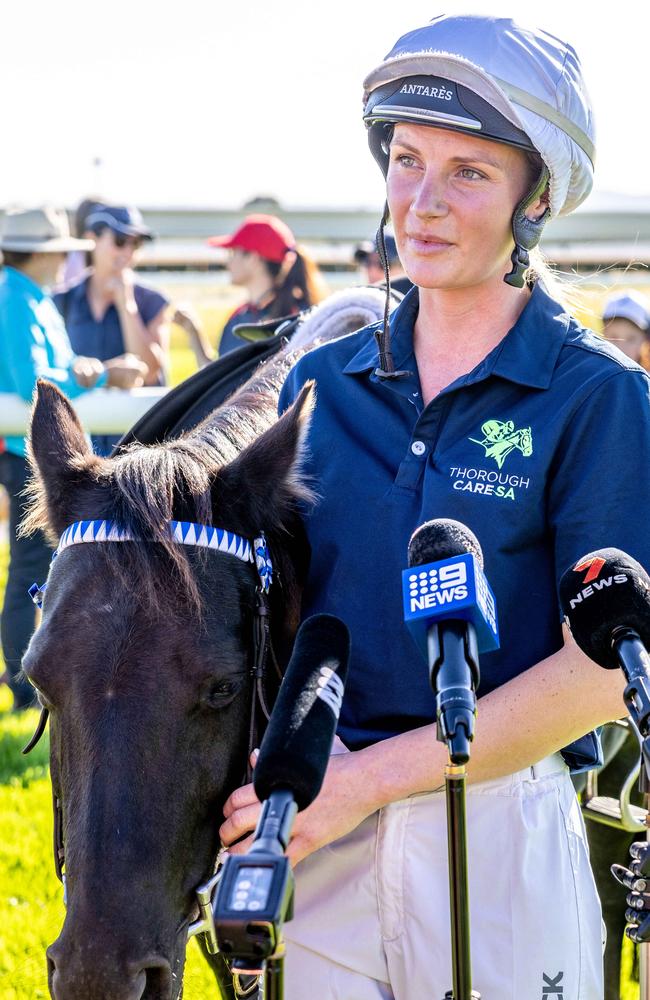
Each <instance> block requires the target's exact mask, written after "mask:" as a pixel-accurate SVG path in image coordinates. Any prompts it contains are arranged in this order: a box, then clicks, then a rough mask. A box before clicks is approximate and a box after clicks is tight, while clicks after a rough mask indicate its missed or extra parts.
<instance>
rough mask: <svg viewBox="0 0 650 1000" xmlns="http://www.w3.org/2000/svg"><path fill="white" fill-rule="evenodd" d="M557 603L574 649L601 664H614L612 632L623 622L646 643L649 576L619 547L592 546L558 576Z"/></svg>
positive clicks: (649, 638) (649, 626) (649, 624)
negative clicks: (569, 630) (590, 550)
mask: <svg viewBox="0 0 650 1000" xmlns="http://www.w3.org/2000/svg"><path fill="white" fill-rule="evenodd" d="M560 603H561V605H562V613H563V614H564V615H565V617H566V618H567V620H568V622H569V626H570V628H571V634H572V635H573V638H574V639H575V641H576V642H577V644H578V645H579V646H580V649H581V650H582V651H583V652H584V653H586V654H587V656H588V657H590V658H591V659H592V660H594V661H595V662H596V663H599V664H600V666H601V667H607V669H608V670H615V669H616V668H617V667H619V662H618V660H617V658H616V654H615V651H614V649H613V647H612V632H613V631H614V629H616V628H618V627H624V626H627V627H628V628H631V629H634V631H635V632H637V633H638V634H639V637H640V639H641V641H642V642H643V643H644V645H645V646H646V647H647V648H650V578H649V577H648V574H647V573H646V571H645V570H644V568H643V566H641V564H640V563H638V562H637V561H636V559H633V558H632V556H629V555H627V553H626V552H621V550H620V549H598V550H597V551H596V552H590V553H589V554H588V555H586V556H583V557H582V559H579V560H578V562H577V563H576V564H575V566H570V567H569V569H567V570H566V572H565V573H563V575H562V579H561V580H560Z"/></svg>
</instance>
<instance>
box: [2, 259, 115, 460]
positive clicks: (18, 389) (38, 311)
mask: <svg viewBox="0 0 650 1000" xmlns="http://www.w3.org/2000/svg"><path fill="white" fill-rule="evenodd" d="M76 357H77V355H76V354H75V353H74V351H73V350H72V347H71V346H70V340H69V338H68V335H67V333H66V330H65V325H64V322H63V319H62V317H61V315H60V313H59V311H58V309H57V308H56V306H55V305H54V302H53V300H52V298H51V297H50V296H49V295H48V293H47V292H46V291H45V290H44V289H43V288H41V287H40V286H39V285H37V284H36V282H35V281H32V279H31V278H29V277H27V275H26V274H23V273H22V272H21V271H17V270H16V269H15V268H13V267H6V266H5V267H4V268H3V269H2V273H1V274H0V392H12V393H16V394H17V395H19V396H20V397H21V398H22V399H24V400H25V401H26V402H28V403H29V402H31V399H32V395H33V392H34V386H35V385H36V380H37V379H39V378H46V379H48V381H50V382H53V383H54V384H55V385H56V386H58V388H59V389H61V391H62V392H64V393H65V394H66V396H69V397H70V398H71V399H74V397H75V396H79V395H80V394H81V393H82V392H87V390H86V389H84V388H83V387H82V386H80V385H79V384H78V383H77V382H76V381H75V378H74V376H73V374H72V365H73V364H74V361H75V359H76ZM106 379H107V376H106V374H103V375H102V376H101V377H100V379H99V380H98V382H97V385H98V386H100V385H104V384H105V383H106ZM4 441H5V446H6V449H7V451H11V452H13V453H14V454H15V455H21V456H24V455H25V438H24V437H7V438H5V439H4Z"/></svg>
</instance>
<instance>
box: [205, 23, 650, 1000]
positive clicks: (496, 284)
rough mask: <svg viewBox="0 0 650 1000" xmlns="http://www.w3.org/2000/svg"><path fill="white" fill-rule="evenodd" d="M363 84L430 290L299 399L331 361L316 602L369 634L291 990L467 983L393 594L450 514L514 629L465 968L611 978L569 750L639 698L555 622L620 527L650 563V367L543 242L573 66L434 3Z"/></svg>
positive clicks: (300, 912)
mask: <svg viewBox="0 0 650 1000" xmlns="http://www.w3.org/2000/svg"><path fill="white" fill-rule="evenodd" d="M365 91H366V94H365V111H364V120H365V122H366V125H367V127H368V135H369V143H370V148H371V150H372V152H373V155H374V156H375V158H376V160H377V161H378V163H379V165H380V167H381V169H382V171H383V173H384V175H385V176H386V185H387V212H386V215H385V218H386V217H387V216H388V214H389V215H390V218H391V220H392V224H393V228H394V232H395V236H396V239H397V247H398V251H399V256H400V259H401V261H402V263H403V265H404V268H405V270H406V273H407V275H408V277H409V278H410V280H411V281H412V282H413V283H414V285H415V286H416V287H415V288H414V289H413V290H412V291H411V292H410V293H408V294H407V295H406V296H405V298H404V300H403V301H402V302H401V303H400V305H399V306H398V308H397V309H396V310H395V311H394V313H393V314H392V316H391V317H390V329H389V324H388V322H384V323H378V324H374V325H373V326H371V327H369V328H366V329H365V330H363V331H360V332H359V333H356V334H353V335H351V336H349V337H346V338H344V339H342V340H339V341H336V342H334V343H331V344H327V345H325V346H323V347H321V348H319V349H318V350H316V351H314V352H312V353H310V354H308V355H307V356H306V357H304V358H303V359H302V360H301V361H300V362H299V363H298V364H297V365H296V367H295V368H294V369H293V370H292V372H291V373H290V375H289V378H288V380H287V383H286V385H285V387H284V390H283V396H282V398H281V408H283V407H286V406H287V405H289V403H290V402H291V401H292V400H293V399H294V398H295V396H296V395H297V393H298V391H299V390H300V388H301V386H302V385H303V384H304V382H305V381H306V380H307V379H315V381H316V384H317V403H316V409H315V413H314V418H313V422H312V425H311V428H310V431H309V436H308V442H307V444H308V457H307V460H306V472H307V474H308V475H309V476H310V477H311V480H310V482H312V483H313V485H314V489H315V492H316V494H317V496H318V497H319V499H318V501H317V503H316V504H315V505H314V507H313V510H311V511H309V512H308V513H307V514H306V515H305V524H306V529H307V534H308V537H309V542H310V545H311V553H312V556H311V567H310V572H309V579H308V583H307V587H306V591H305V594H304V604H303V615H304V616H307V615H310V614H313V613H314V612H318V611H328V612H331V613H333V614H336V615H339V616H340V617H342V618H343V619H344V620H345V621H346V622H347V623H348V625H349V627H350V630H351V633H352V647H353V653H352V659H351V663H350V673H349V678H348V684H347V689H346V694H345V699H344V704H343V709H342V712H341V718H340V723H339V729H338V737H339V739H340V746H339V750H341V751H343V752H340V753H338V754H336V755H334V756H332V758H331V760H330V764H329V767H328V771H327V775H326V779H325V783H324V786H323V790H322V792H321V794H320V796H319V797H318V799H317V800H316V802H315V803H314V804H313V805H312V806H311V807H310V808H309V809H307V810H305V812H304V813H301V814H300V815H299V816H298V819H297V821H296V825H295V828H294V834H293V838H292V841H291V843H290V846H289V855H290V857H291V858H292V860H293V862H294V863H295V864H296V865H297V869H296V880H297V881H296V915H295V919H294V920H293V921H292V922H291V923H290V924H288V925H287V927H286V937H287V940H288V951H287V963H286V982H287V996H288V997H289V998H290V1000H298V998H300V997H304V996H305V995H307V994H308V993H309V994H310V995H313V996H318V998H319V1000H334V998H337V1000H371V998H391V997H395V998H398V1000H415V998H417V1000H419V998H425V997H427V998H433V1000H442V997H443V996H444V994H445V992H446V991H447V990H448V989H449V988H450V987H451V983H452V974H451V950H450V938H449V910H448V885H447V850H446V821H445V799H444V795H443V794H441V787H442V786H443V772H444V765H445V763H446V749H445V748H444V747H443V746H442V745H441V744H440V743H437V742H436V733H435V725H434V724H432V721H431V720H432V719H434V718H435V699H434V696H433V694H432V692H431V691H430V688H429V678H428V672H427V671H426V669H425V668H424V665H423V664H422V663H421V662H420V659H419V654H418V653H417V652H416V650H415V646H414V645H413V642H412V640H411V638H410V636H409V635H408V633H407V631H406V630H405V627H404V624H403V621H402V611H401V592H400V582H401V570H402V569H404V568H405V566H406V555H407V545H408V541H409V537H410V536H411V534H412V532H413V531H414V530H415V528H417V527H418V525H420V524H421V523H423V522H425V521H427V520H430V519H432V518H437V517H451V518H455V519H456V520H458V521H461V522H463V523H464V524H466V525H467V526H468V527H469V528H470V529H471V530H472V531H473V532H474V533H475V534H476V536H477V537H478V539H479V542H480V544H481V546H482V549H483V554H484V558H485V571H486V574H487V577H488V579H489V581H490V583H491V585H492V588H493V590H494V592H495V595H496V600H497V607H498V612H499V626H500V633H501V648H500V649H499V650H498V651H496V652H493V653H489V654H486V655H484V656H482V657H481V683H480V687H479V690H478V695H479V712H478V719H477V725H476V737H475V741H474V747H473V750H472V758H471V762H470V765H469V778H470V782H471V784H470V787H469V789H468V797H467V810H468V834H469V878H470V907H471V927H472V967H473V983H474V984H475V987H476V989H477V990H479V991H480V993H481V995H482V996H483V998H484V1000H496V998H497V997H498V998H499V1000H505V998H508V1000H538V998H539V997H542V996H543V997H553V998H555V997H562V998H563V1000H578V998H579V1000H599V998H601V997H602V990H603V986H602V937H601V920H600V908H599V903H598V899H597V895H596V892H595V888H594V884H593V878H592V875H591V871H590V868H589V861H588V854H587V849H586V844H585V833H584V828H583V824H582V820H581V816H580V811H579V808H578V805H577V801H576V798H575V794H574V792H573V788H572V785H571V781H570V777H569V765H570V766H571V767H573V768H576V769H578V768H581V767H585V766H589V765H593V763H594V762H595V761H596V759H597V752H596V751H595V744H594V741H593V738H590V737H589V736H586V737H585V734H590V733H591V731H592V730H593V729H594V728H595V727H597V726H599V725H600V724H602V723H603V722H605V721H606V720H609V719H613V718H616V717H619V716H620V715H621V714H622V688H623V681H622V678H621V677H620V676H618V673H617V672H610V671H603V670H601V669H599V668H598V667H597V666H596V665H595V664H594V663H592V662H591V661H590V660H589V659H587V657H585V656H584V655H583V654H582V653H581V652H580V651H579V649H578V648H577V646H576V645H575V643H574V642H573V641H572V639H571V637H570V635H569V634H568V633H566V632H565V633H564V634H563V630H562V625H561V614H560V609H559V605H558V598H557V584H558V581H559V578H560V577H561V575H562V574H563V572H564V571H565V570H566V569H567V568H568V567H572V566H573V567H575V566H576V564H578V563H579V560H580V558H581V557H582V556H583V555H584V554H585V553H588V552H591V551H592V550H594V549H596V548H599V547H603V546H616V547H619V548H621V549H623V550H625V551H627V552H629V553H630V554H631V555H632V556H634V557H635V558H636V559H638V560H639V561H640V562H641V563H642V564H644V565H645V566H650V541H649V540H648V535H647V531H646V530H645V525H646V524H647V521H648V514H649V507H650V408H649V406H648V402H649V399H650V392H649V390H650V382H649V380H648V376H647V375H646V373H645V372H644V371H643V370H642V369H641V368H639V367H638V366H637V365H636V364H634V363H633V362H632V361H630V360H629V359H627V358H625V357H624V356H623V355H622V354H621V353H620V352H619V351H617V350H616V349H615V348H613V347H611V346H610V345H608V344H607V343H605V342H604V341H602V340H600V339H599V338H598V337H596V336H595V335H593V334H592V333H590V332H589V331H588V330H585V329H584V328H582V327H581V326H580V325H579V323H578V322H577V321H576V320H575V319H574V318H573V317H571V316H570V315H569V314H567V312H566V310H565V308H564V307H563V306H562V305H560V304H558V302H557V301H555V300H554V298H553V297H552V295H551V294H550V282H549V281H548V280H547V278H546V277H545V275H544V268H543V265H541V266H537V265H536V264H535V263H534V264H533V265H532V266H531V263H530V258H529V255H530V251H531V250H533V248H534V247H535V246H536V245H537V243H538V242H539V239H540V236H541V233H542V230H543V227H544V225H545V223H546V221H547V220H548V219H549V218H550V217H552V216H556V215H558V214H560V213H567V212H569V211H571V210H572V209H574V208H576V207H577V206H578V205H579V204H580V203H581V202H582V201H583V200H584V198H586V196H587V195H588V193H589V191H590V189H591V186H592V178H593V160H594V148H593V119H592V112H591V108H590V104H589V99H588V96H587V93H586V90H585V86H584V83H583V80H582V75H581V70H580V64H579V61H578V59H577V56H576V54H575V52H574V51H573V49H572V48H571V47H570V46H568V45H566V44H564V43H563V42H561V41H559V40H557V39H556V38H554V37H552V36H551V35H548V34H547V33H545V32H543V31H536V30H535V31H531V30H524V29H523V28H521V27H519V26H518V25H517V24H516V23H514V22H513V21H511V20H506V19H496V18H491V17H483V16H471V17H457V16H443V17H439V18H436V19H435V20H433V21H432V22H431V23H430V24H427V25H426V26H424V27H422V28H419V29H417V30H415V31H412V32H410V33H409V34H408V35H405V36H404V37H403V38H401V39H400V40H399V41H398V42H397V43H396V45H395V46H394V48H393V49H392V51H391V52H390V53H389V55H388V56H387V57H386V58H385V60H384V61H383V62H382V63H381V65H380V66H378V67H377V68H376V69H374V70H373V71H372V72H371V73H370V74H369V75H368V77H367V78H366V81H365ZM384 221H385V219H384ZM630 426H633V427H634V436H633V438H634V439H633V440H632V436H631V435H629V433H628V431H627V428H628V427H630ZM506 437H507V439H508V440H507V441H506V440H505V438H506ZM502 443H505V445H506V447H501V444H502ZM497 445H498V446H499V447H497ZM510 445H512V447H510ZM579 579H582V577H580V578H579ZM583 737H584V739H581V738H583ZM576 741H579V742H576ZM258 814H259V805H258V803H257V801H256V799H255V796H254V792H253V790H252V787H251V786H246V787H244V788H242V789H239V790H238V791H236V792H235V793H234V794H233V795H232V796H231V798H230V800H229V801H228V803H227V805H226V809H225V815H226V819H225V822H224V824H223V826H222V831H221V833H222V839H223V842H224V843H225V844H226V845H232V844H233V843H234V842H235V841H237V840H238V839H239V838H241V837H243V836H244V835H245V834H247V833H248V832H249V831H250V830H251V829H253V827H254V824H255V822H256V819H257V816H258ZM248 844H249V838H247V839H245V840H242V841H241V842H240V843H239V844H237V846H236V848H235V850H238V851H242V850H245V849H246V848H247V847H248Z"/></svg>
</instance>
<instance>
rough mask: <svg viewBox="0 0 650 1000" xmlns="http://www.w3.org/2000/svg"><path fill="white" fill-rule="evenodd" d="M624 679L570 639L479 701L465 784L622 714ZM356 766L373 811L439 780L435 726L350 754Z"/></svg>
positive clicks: (518, 765)
mask: <svg viewBox="0 0 650 1000" xmlns="http://www.w3.org/2000/svg"><path fill="white" fill-rule="evenodd" d="M624 683H625V682H624V678H623V675H622V674H621V673H620V672H619V671H607V670H602V669H601V668H600V667H598V666H597V665H596V664H595V663H593V662H592V661H591V660H589V659H588V658H587V657H586V656H585V655H584V654H583V653H581V652H580V650H579V649H578V647H577V646H576V645H575V643H574V642H573V640H572V639H570V638H568V640H567V644H566V645H565V646H564V647H563V649H561V650H560V651H559V652H557V653H554V654H553V655H552V656H549V657H548V658H547V659H546V660H543V661H541V662H540V663H537V664H536V665H535V666H533V667H531V668H530V669H529V670H526V671H525V672H524V673H522V674H520V675H519V676H518V677H515V678H514V679H513V680H511V681H509V682H508V683H507V684H504V685H502V686H501V687H499V688H497V689H496V690H495V691H492V692H491V693H490V694H488V695H486V696H485V697H484V698H481V699H480V700H479V702H478V717H477V720H476V730H475V737H474V743H473V744H472V755H471V760H470V763H469V765H468V779H469V780H470V781H471V782H479V781H488V780H490V779H492V778H498V777H501V776H502V775H505V774H511V773H513V772H515V771H519V770H521V769H522V768H524V767H529V766H530V765H532V764H534V763H536V762H537V761H539V760H542V759H543V758H544V757H547V756H548V755H549V754H552V753H555V752H556V751H557V750H560V749H562V747H565V746H567V745H568V744H570V743H572V742H573V741H574V740H576V739H578V738H579V737H580V736H583V735H584V734H585V733H588V732H590V731H591V730H592V729H594V728H595V727H596V726H599V725H602V724H603V723H604V722H607V721H610V720H611V719H615V718H620V717H621V716H623V715H625V707H624V704H623V688H624ZM355 756H356V757H357V767H358V768H359V769H360V772H362V773H363V776H364V777H363V781H361V782H360V785H359V787H360V789H363V788H366V789H367V792H366V794H368V795H369V796H370V798H371V800H372V801H371V804H372V806H373V807H374V808H375V809H378V808H380V807H381V806H384V805H386V804H387V803H388V802H393V801H397V800H398V799H402V798H405V797H407V796H408V795H413V794H416V793H418V792H425V791H431V790H432V789H435V788H438V787H440V786H441V785H442V784H443V782H444V767H445V764H446V763H447V750H446V747H444V746H443V745H442V744H441V743H438V742H437V741H436V727H435V725H430V726H424V727H422V728H420V729H415V730H412V731H411V732H408V733H404V734H402V735H400V736H396V737H393V738H392V739H388V740H382V741H381V742H380V743H376V744H374V745H373V746H371V747H368V748H367V749H365V750H361V751H358V753H357V754H356V755H355Z"/></svg>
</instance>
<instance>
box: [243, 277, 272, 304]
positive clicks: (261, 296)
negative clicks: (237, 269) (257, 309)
mask: <svg viewBox="0 0 650 1000" xmlns="http://www.w3.org/2000/svg"><path fill="white" fill-rule="evenodd" d="M272 291H273V282H272V280H271V278H270V276H269V275H268V274H263V275H262V274H261V275H259V276H257V275H255V276H254V277H252V278H250V280H249V281H247V282H246V292H247V294H248V300H249V302H250V303H252V304H253V305H254V306H258V305H260V304H261V303H262V302H263V301H264V300H265V299H266V298H268V296H269V295H271V293H272Z"/></svg>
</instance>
